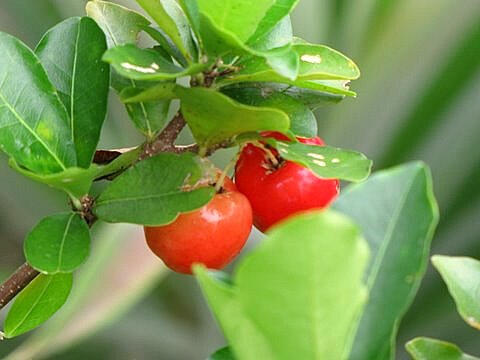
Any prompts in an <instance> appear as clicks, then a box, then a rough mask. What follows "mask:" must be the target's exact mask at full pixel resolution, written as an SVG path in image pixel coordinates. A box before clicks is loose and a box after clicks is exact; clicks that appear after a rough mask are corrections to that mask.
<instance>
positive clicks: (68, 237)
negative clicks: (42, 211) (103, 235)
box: [24, 213, 90, 274]
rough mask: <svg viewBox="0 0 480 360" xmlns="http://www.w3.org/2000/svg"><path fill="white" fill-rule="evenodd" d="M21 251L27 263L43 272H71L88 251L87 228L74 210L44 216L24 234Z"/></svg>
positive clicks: (82, 260) (88, 232) (88, 233)
mask: <svg viewBox="0 0 480 360" xmlns="http://www.w3.org/2000/svg"><path fill="white" fill-rule="evenodd" d="M24 252H25V258H26V259H27V262H28V263H29V264H30V265H31V266H32V267H33V268H35V269H37V270H38V271H40V272H42V273H44V274H57V273H65V272H72V271H73V270H75V269H76V268H78V267H79V266H80V265H81V264H83V262H84V261H85V259H86V258H87V256H88V254H89V252H90V230H89V229H88V226H87V224H86V223H85V221H84V220H83V219H82V218H81V217H80V215H78V214H75V213H63V214H58V215H52V216H49V217H46V218H44V219H43V220H42V221H40V222H39V223H38V224H37V225H36V226H35V227H34V228H33V230H32V231H31V232H30V233H29V234H28V235H27V238H26V239H25V242H24Z"/></svg>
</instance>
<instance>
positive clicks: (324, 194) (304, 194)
mask: <svg viewBox="0 0 480 360" xmlns="http://www.w3.org/2000/svg"><path fill="white" fill-rule="evenodd" d="M262 135H263V136H265V137H274V138H276V139H277V140H287V138H286V137H285V136H284V135H282V134H278V133H263V134H262ZM298 140H299V141H300V142H302V143H304V144H309V145H317V146H324V145H325V143H324V142H323V140H322V139H320V138H319V137H315V138H300V137H299V138H298ZM272 153H274V155H276V156H277V157H278V154H277V152H276V151H275V150H272ZM235 184H236V185H237V187H238V190H239V191H240V192H241V193H243V194H244V195H245V196H246V197H247V198H248V200H249V201H250V204H251V205H252V209H253V219H254V220H253V222H254V224H255V226H256V227H257V228H258V229H259V230H260V231H263V232H265V231H267V230H268V229H269V228H270V227H271V226H273V225H275V224H277V223H278V222H280V221H282V220H284V219H286V218H288V217H289V216H292V215H294V214H298V213H300V212H304V211H309V210H314V209H323V208H325V207H327V206H328V205H329V204H330V203H331V202H332V201H333V200H334V199H335V198H336V197H337V196H338V194H339V190H340V184H339V181H338V180H337V179H321V178H319V177H317V176H316V175H315V174H314V173H312V172H311V171H310V170H309V169H307V168H305V167H303V166H300V165H298V164H296V163H293V162H291V161H283V162H282V163H281V165H280V166H279V167H278V168H276V169H275V168H272V165H271V162H269V160H268V158H267V157H266V156H265V151H264V150H263V149H261V148H259V147H257V146H255V145H253V144H249V145H247V146H245V147H244V148H243V150H242V153H241V155H240V158H239V160H238V162H237V165H236V168H235Z"/></svg>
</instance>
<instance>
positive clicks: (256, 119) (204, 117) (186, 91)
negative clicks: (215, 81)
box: [176, 87, 290, 147]
mask: <svg viewBox="0 0 480 360" xmlns="http://www.w3.org/2000/svg"><path fill="white" fill-rule="evenodd" d="M176 92H177V95H178V96H179V97H180V99H181V101H182V104H181V111H182V114H183V116H184V117H185V119H186V120H187V123H188V126H189V127H190V129H191V130H192V133H193V136H194V137H195V139H196V140H197V142H198V143H199V144H200V145H202V146H207V147H208V146H211V145H214V144H217V143H220V142H222V141H224V140H227V139H231V138H233V137H234V136H236V135H239V134H242V133H247V132H253V131H263V130H273V131H280V132H286V131H287V130H288V129H289V126H290V121H289V119H288V116H287V114H285V113H284V112H283V111H280V110H277V109H270V108H263V107H254V106H247V105H243V104H240V103H238V102H236V101H235V100H233V99H230V98H229V97H228V96H226V95H223V94H221V93H219V92H217V91H213V90H209V89H205V88H183V87H178V88H177V90H176Z"/></svg>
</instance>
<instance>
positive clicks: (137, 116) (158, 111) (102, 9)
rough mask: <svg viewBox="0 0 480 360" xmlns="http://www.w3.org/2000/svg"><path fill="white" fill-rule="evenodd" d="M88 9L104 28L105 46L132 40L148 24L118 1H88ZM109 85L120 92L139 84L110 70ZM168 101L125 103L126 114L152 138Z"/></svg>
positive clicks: (131, 41)
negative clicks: (110, 78) (118, 3)
mask: <svg viewBox="0 0 480 360" xmlns="http://www.w3.org/2000/svg"><path fill="white" fill-rule="evenodd" d="M87 13H88V15H89V16H91V17H92V18H94V19H95V21H96V22H97V23H98V24H99V25H100V27H101V28H102V29H103V31H104V33H105V34H106V36H107V43H108V48H114V47H115V46H118V45H124V44H135V43H136V42H137V37H138V34H139V33H140V32H141V31H142V30H144V29H145V27H147V26H148V25H149V24H150V21H148V20H147V19H145V18H144V17H143V16H142V15H140V14H138V13H136V12H134V11H132V10H130V9H127V8H124V7H122V6H120V5H117V4H114V3H110V2H105V1H99V0H95V1H90V2H89V3H88V4H87ZM112 87H113V88H115V90H116V91H117V92H119V93H121V92H122V91H123V90H124V89H125V88H132V87H133V88H141V89H142V90H143V89H144V86H143V85H142V84H138V83H137V82H135V81H134V80H131V79H124V78H121V77H120V75H119V74H117V73H116V72H113V73H112ZM169 106H170V101H169V100H168V101H155V102H148V103H143V102H141V103H138V104H129V105H126V108H127V111H128V114H129V115H130V118H131V119H132V121H133V123H134V125H135V127H136V128H137V129H138V130H140V131H141V132H142V134H144V135H145V136H146V137H147V138H153V137H154V136H155V134H156V133H157V132H158V131H159V130H161V129H162V127H163V126H164V125H165V122H166V120H167V114H168V109H169Z"/></svg>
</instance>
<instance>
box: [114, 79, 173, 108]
mask: <svg viewBox="0 0 480 360" xmlns="http://www.w3.org/2000/svg"><path fill="white" fill-rule="evenodd" d="M176 87H177V84H175V83H160V84H157V85H153V86H152V87H149V88H147V89H141V88H138V87H136V88H134V87H131V88H125V89H123V90H122V92H121V93H120V97H121V98H122V101H123V102H124V103H126V104H132V103H139V102H145V103H148V102H152V101H156V100H171V99H175V98H176V97H177V95H176V94H175V89H176Z"/></svg>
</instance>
